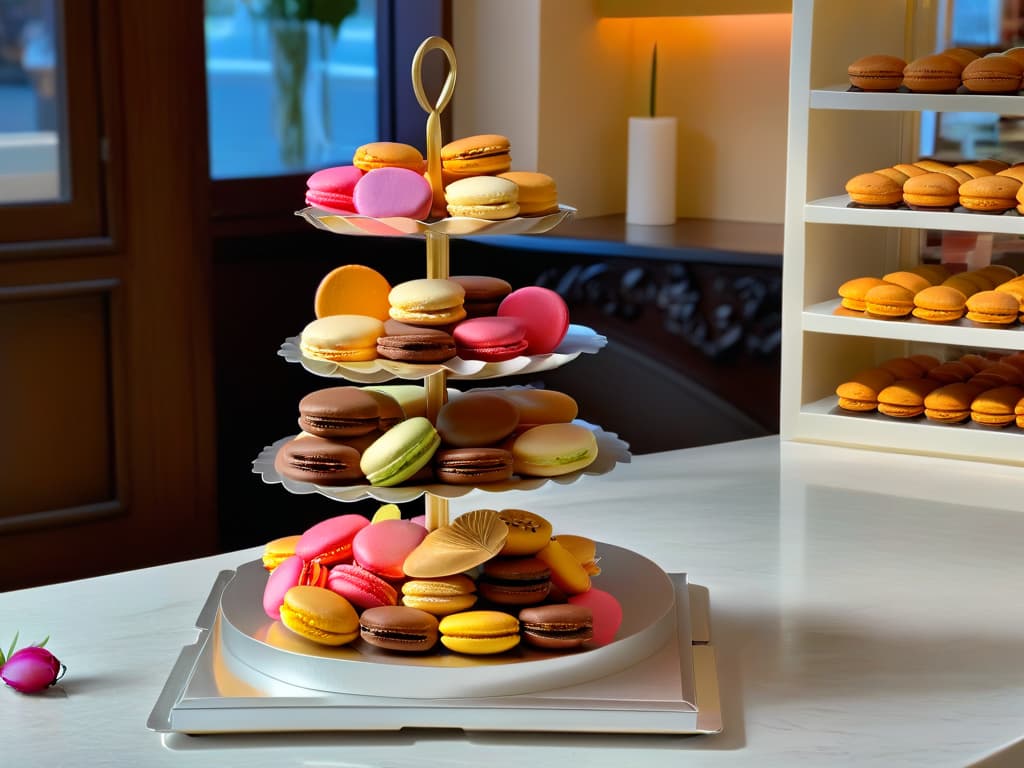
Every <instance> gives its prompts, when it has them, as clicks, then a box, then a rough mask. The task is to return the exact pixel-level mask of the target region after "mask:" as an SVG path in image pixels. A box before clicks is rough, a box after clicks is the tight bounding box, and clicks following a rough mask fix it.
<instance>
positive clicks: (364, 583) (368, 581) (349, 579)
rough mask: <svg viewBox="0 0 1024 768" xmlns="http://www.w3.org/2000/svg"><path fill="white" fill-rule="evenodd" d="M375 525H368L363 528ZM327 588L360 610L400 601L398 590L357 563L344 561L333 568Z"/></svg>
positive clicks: (367, 528)
mask: <svg viewBox="0 0 1024 768" xmlns="http://www.w3.org/2000/svg"><path fill="white" fill-rule="evenodd" d="M374 527H375V526H372V525H371V526H367V527H366V528H364V529H363V530H364V531H365V530H369V529H370V528H374ZM327 588H328V589H329V590H331V591H332V592H336V593H337V594H339V595H341V596H342V597H344V598H345V599H346V600H348V601H349V602H350V603H352V605H353V606H355V607H356V608H357V609H359V610H364V609H366V608H373V607H376V606H380V605H396V604H397V603H398V592H397V591H396V590H395V588H394V587H392V586H391V585H390V584H388V583H387V582H386V581H384V579H382V578H380V577H379V576H377V575H376V574H373V573H371V572H370V571H368V570H366V569H365V568H363V567H362V566H360V565H357V564H355V563H342V564H340V565H336V566H334V567H333V568H331V571H330V573H328V574H327Z"/></svg>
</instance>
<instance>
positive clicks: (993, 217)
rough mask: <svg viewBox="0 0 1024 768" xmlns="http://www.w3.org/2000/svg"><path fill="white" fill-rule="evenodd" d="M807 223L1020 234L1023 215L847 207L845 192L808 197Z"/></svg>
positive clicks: (1023, 222)
mask: <svg viewBox="0 0 1024 768" xmlns="http://www.w3.org/2000/svg"><path fill="white" fill-rule="evenodd" d="M804 221H806V222H807V223H809V224H849V225H852V226H862V227H899V228H903V229H935V230H946V231H955V232H989V233H992V234H1010V235H1024V216H1021V215H1020V214H1019V213H1017V212H1016V211H1007V212H1006V213H1001V214H988V213H970V212H967V211H964V210H963V209H962V208H958V209H955V210H952V211H944V210H943V211H920V210H912V209H910V208H863V207H851V206H850V197H849V195H845V194H843V195H834V196H832V197H824V198H820V199H817V200H812V201H811V202H809V203H807V204H806V205H805V206H804Z"/></svg>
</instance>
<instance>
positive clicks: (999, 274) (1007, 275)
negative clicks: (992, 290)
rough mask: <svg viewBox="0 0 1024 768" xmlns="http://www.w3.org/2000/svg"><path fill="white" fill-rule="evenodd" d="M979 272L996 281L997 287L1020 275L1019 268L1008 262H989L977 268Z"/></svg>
mask: <svg viewBox="0 0 1024 768" xmlns="http://www.w3.org/2000/svg"><path fill="white" fill-rule="evenodd" d="M977 272H978V274H981V275H986V276H988V277H990V278H991V279H992V280H993V282H995V284H996V287H999V286H1000V285H1002V284H1003V283H1006V282H1009V281H1010V280H1014V279H1016V278H1017V277H1018V275H1017V270H1015V269H1014V268H1013V267H1011V266H1009V265H1007V264H988V265H986V266H984V267H982V268H981V269H979V270H977Z"/></svg>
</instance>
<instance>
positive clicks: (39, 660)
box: [0, 645, 64, 693]
mask: <svg viewBox="0 0 1024 768" xmlns="http://www.w3.org/2000/svg"><path fill="white" fill-rule="evenodd" d="M63 674H64V665H63V664H61V663H60V661H58V659H57V657H56V656H54V655H53V654H52V653H50V652H49V651H48V650H46V649H45V648H39V647H37V646H34V645H30V646H28V647H27V648H22V649H21V650H20V651H16V652H14V653H12V654H11V655H10V658H8V659H7V663H6V664H4V665H3V667H0V678H3V681H4V682H5V683H7V684H8V685H9V686H11V688H13V689H14V690H16V691H21V692H22V693H35V692H36V691H41V690H43V689H44V688H47V687H48V686H51V685H53V684H54V683H56V682H57V681H58V680H59V679H60V678H61V677H62V676H63Z"/></svg>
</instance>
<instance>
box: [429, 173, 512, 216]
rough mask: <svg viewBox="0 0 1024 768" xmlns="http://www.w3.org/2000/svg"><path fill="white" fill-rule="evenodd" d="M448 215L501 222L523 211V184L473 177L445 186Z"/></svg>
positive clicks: (491, 177)
mask: <svg viewBox="0 0 1024 768" xmlns="http://www.w3.org/2000/svg"><path fill="white" fill-rule="evenodd" d="M444 196H445V201H446V203H447V206H448V214H449V215H451V216H466V217H468V218H471V219H486V220H490V221H499V220H502V219H511V218H513V217H514V216H517V215H518V214H519V202H518V199H519V187H517V186H516V183H515V182H514V181H509V180H508V179H501V178H498V177H497V176H470V177H468V178H465V179H459V180H458V181H453V182H452V183H451V184H449V185H448V186H446V187H445V188H444Z"/></svg>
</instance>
